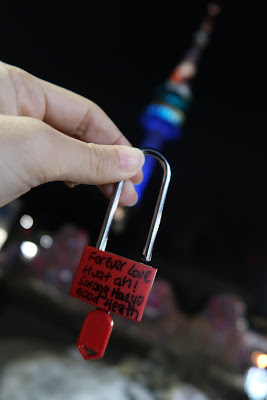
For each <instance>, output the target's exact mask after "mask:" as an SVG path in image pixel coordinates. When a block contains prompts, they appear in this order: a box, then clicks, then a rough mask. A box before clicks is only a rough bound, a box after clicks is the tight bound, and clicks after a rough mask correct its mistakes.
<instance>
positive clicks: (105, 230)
mask: <svg viewBox="0 0 267 400" xmlns="http://www.w3.org/2000/svg"><path fill="white" fill-rule="evenodd" d="M142 151H143V153H144V154H145V155H148V156H152V157H154V158H156V159H157V160H158V161H159V162H160V164H161V166H162V168H163V178H162V183H161V186H160V191H159V195H158V199H157V202H156V206H155V210H154V214H153V217H152V221H151V225H150V229H149V233H148V236H147V240H146V244H145V247H144V250H143V253H142V254H143V257H144V261H150V260H151V257H152V250H153V246H154V242H155V239H156V236H157V232H158V229H159V225H160V221H161V216H162V211H163V207H164V203H165V199H166V195H167V191H168V187H169V183H170V179H171V168H170V165H169V163H168V161H167V160H166V158H165V157H163V155H162V154H160V153H159V152H158V151H157V150H154V149H149V148H144V149H142ZM123 184H124V181H121V182H119V183H118V184H117V188H116V190H115V191H114V194H113V197H112V198H111V200H110V202H109V206H108V209H107V212H106V215H105V218H104V222H103V225H102V228H101V231H100V234H99V237H98V240H97V244H96V247H97V248H98V249H99V250H102V251H105V249H106V245H107V241H108V235H109V231H110V227H111V223H112V220H113V217H114V214H115V211H116V209H117V206H118V203H119V199H120V195H121V191H122V188H123Z"/></svg>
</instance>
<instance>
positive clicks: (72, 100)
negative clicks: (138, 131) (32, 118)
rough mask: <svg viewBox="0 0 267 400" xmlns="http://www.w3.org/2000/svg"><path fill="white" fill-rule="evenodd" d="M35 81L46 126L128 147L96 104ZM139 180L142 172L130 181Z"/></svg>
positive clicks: (101, 141) (102, 142)
mask: <svg viewBox="0 0 267 400" xmlns="http://www.w3.org/2000/svg"><path fill="white" fill-rule="evenodd" d="M36 79H37V82H38V83H39V85H40V87H41V88H42V91H43V94H44V96H45V103H46V107H45V114H44V117H43V120H44V121H45V122H46V123H48V124H49V125H51V126H53V127H54V128H56V129H58V130H60V131H61V132H63V133H66V134H68V135H71V136H73V137H76V138H78V139H79V140H82V141H84V142H88V143H91V142H92V143H96V144H108V145H126V146H131V143H130V142H129V141H128V140H127V139H126V137H125V136H124V135H123V134H122V133H121V131H120V130H119V129H118V128H117V126H116V125H115V124H114V123H113V122H112V121H111V119H110V118H109V117H108V116H107V115H106V113H105V112H104V111H103V110H102V109H101V108H100V107H98V106H97V105H96V104H95V103H93V102H92V101H90V100H88V99H86V98H85V97H83V96H80V95H78V94H77V93H74V92H71V91H70V90H67V89H64V88H62V87H60V86H57V85H54V84H52V83H49V82H46V81H43V80H41V79H38V78H36ZM142 178H143V173H142V170H140V171H138V172H137V174H136V175H135V176H134V177H132V178H131V180H132V181H133V183H140V182H141V181H142Z"/></svg>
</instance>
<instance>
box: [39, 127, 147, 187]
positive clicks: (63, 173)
mask: <svg viewBox="0 0 267 400" xmlns="http://www.w3.org/2000/svg"><path fill="white" fill-rule="evenodd" d="M49 128H50V127H49ZM53 131H54V132H51V131H50V132H49V136H50V137H49V139H48V142H49V145H48V146H43V151H44V154H43V155H42V157H41V159H42V160H43V161H42V165H40V168H41V169H42V172H41V173H40V177H45V181H46V182H49V181H54V180H64V181H71V182H76V183H82V184H89V185H103V184H107V183H114V182H119V181H121V180H127V179H130V178H131V177H132V176H134V175H135V174H136V173H137V171H138V170H139V169H140V168H141V167H142V166H143V164H144V154H143V152H142V151H141V150H139V149H137V148H133V147H130V146H121V145H99V144H94V143H85V142H82V141H80V140H77V139H74V138H71V137H68V136H66V135H64V134H62V133H61V132H58V131H55V130H54V129H53ZM44 140H45V141H46V140H47V139H46V138H45V139H44Z"/></svg>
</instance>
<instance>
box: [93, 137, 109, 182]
mask: <svg viewBox="0 0 267 400" xmlns="http://www.w3.org/2000/svg"><path fill="white" fill-rule="evenodd" d="M88 146H89V147H90V150H91V156H90V170H91V171H93V173H94V175H95V179H96V180H97V181H101V182H103V183H104V182H106V180H107V179H108V178H107V177H108V176H109V175H110V170H111V169H112V157H111V155H110V152H109V151H108V150H107V149H106V148H105V146H101V145H96V144H94V143H89V144H88Z"/></svg>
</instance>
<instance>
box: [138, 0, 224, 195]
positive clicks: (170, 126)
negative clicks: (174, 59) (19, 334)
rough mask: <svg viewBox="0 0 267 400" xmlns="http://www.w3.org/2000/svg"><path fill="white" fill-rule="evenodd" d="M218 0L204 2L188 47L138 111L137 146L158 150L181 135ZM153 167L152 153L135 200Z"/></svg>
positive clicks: (214, 17) (212, 27)
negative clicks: (140, 132) (140, 135)
mask: <svg viewBox="0 0 267 400" xmlns="http://www.w3.org/2000/svg"><path fill="white" fill-rule="evenodd" d="M220 4H221V1H220V0H217V1H213V2H210V3H208V5H207V13H206V15H205V17H204V19H203V20H202V22H201V24H200V27H199V29H198V30H197V31H196V32H195V34H194V36H193V42H192V46H191V48H190V49H189V50H188V51H187V53H186V54H185V57H184V58H183V59H182V61H181V62H179V63H178V65H177V66H176V67H175V68H174V70H173V72H172V73H171V75H170V76H169V78H168V79H167V80H166V82H165V83H163V84H162V85H160V86H159V87H158V88H157V89H156V92H155V98H154V100H152V102H151V103H150V104H149V105H148V106H147V107H146V108H145V110H144V111H143V112H142V114H141V116H140V125H141V127H142V128H143V130H144V132H145V135H144V138H143V141H142V142H141V146H140V147H152V148H154V149H156V150H159V151H162V150H163V148H164V145H165V144H166V143H167V142H170V141H172V142H177V141H179V140H180V139H181V137H182V135H183V129H182V128H183V124H184V123H185V121H186V116H187V113H188V111H189V110H190V107H191V105H192V102H193V95H192V89H191V87H192V80H193V78H194V77H195V75H196V73H197V67H198V64H199V60H200V57H201V55H202V53H203V50H204V49H205V48H206V47H207V45H208V42H209V39H210V35H211V33H212V31H213V29H214V23H215V19H216V17H217V15H218V14H219V13H220V11H221V5H220ZM154 167H155V160H154V159H153V158H152V157H149V158H147V160H146V162H145V165H144V167H143V170H144V179H143V182H142V183H141V184H140V185H138V186H136V191H137V193H138V197H139V201H140V200H141V199H142V197H143V195H144V192H145V190H146V187H147V186H148V184H149V181H150V178H151V176H152V174H153V171H154Z"/></svg>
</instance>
